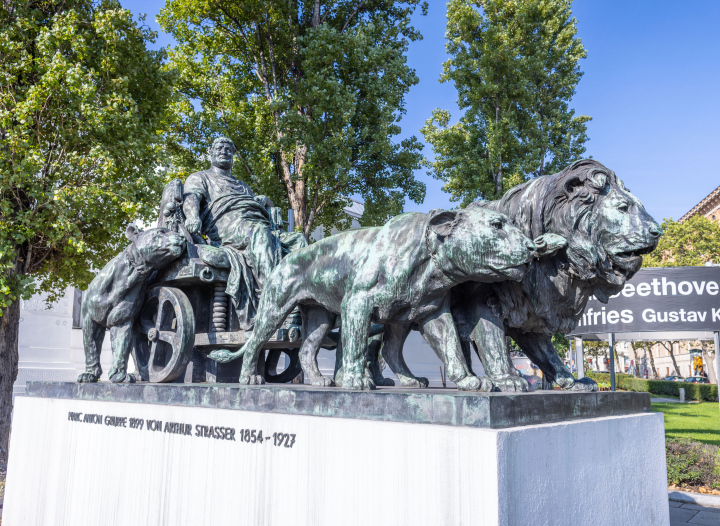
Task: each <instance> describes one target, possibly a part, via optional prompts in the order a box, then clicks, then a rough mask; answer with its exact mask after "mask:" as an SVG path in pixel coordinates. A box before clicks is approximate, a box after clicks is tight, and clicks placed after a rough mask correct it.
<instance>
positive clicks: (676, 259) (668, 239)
mask: <svg viewBox="0 0 720 526" xmlns="http://www.w3.org/2000/svg"><path fill="white" fill-rule="evenodd" d="M662 229H663V232H664V234H663V235H662V237H661V238H660V242H659V243H658V246H657V248H656V249H655V250H654V251H653V252H652V253H650V254H648V255H646V256H644V257H643V267H693V266H700V265H704V264H705V263H707V262H708V261H710V262H714V263H720V224H718V223H716V222H715V221H712V220H710V219H708V218H707V217H705V216H699V215H697V216H693V217H691V218H690V219H688V220H687V221H683V222H682V223H679V222H677V221H673V220H672V219H665V220H664V221H663V223H662Z"/></svg>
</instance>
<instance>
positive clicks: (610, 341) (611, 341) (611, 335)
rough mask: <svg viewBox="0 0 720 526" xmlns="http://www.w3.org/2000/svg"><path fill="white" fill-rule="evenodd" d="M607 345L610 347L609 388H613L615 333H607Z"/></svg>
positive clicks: (612, 389)
mask: <svg viewBox="0 0 720 526" xmlns="http://www.w3.org/2000/svg"><path fill="white" fill-rule="evenodd" d="M608 347H609V348H610V390H611V391H614V390H615V356H614V354H615V349H614V347H615V334H614V333H612V332H611V333H609V334H608Z"/></svg>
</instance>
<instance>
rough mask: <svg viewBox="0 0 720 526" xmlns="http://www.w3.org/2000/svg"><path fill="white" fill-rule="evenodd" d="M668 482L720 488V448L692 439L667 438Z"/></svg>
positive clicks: (678, 484) (677, 484) (679, 484)
mask: <svg viewBox="0 0 720 526" xmlns="http://www.w3.org/2000/svg"><path fill="white" fill-rule="evenodd" d="M665 451H666V453H667V475H668V484H675V485H676V486H707V487H710V488H713V489H720V448H718V447H717V446H713V445H708V444H701V443H700V442H694V441H692V440H687V439H683V440H668V441H666V443H665Z"/></svg>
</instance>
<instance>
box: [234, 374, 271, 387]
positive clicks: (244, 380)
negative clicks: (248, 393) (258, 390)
mask: <svg viewBox="0 0 720 526" xmlns="http://www.w3.org/2000/svg"><path fill="white" fill-rule="evenodd" d="M238 383H240V384H242V385H262V384H264V383H265V378H263V377H262V376H260V375H259V374H251V375H242V376H240V380H239V381H238Z"/></svg>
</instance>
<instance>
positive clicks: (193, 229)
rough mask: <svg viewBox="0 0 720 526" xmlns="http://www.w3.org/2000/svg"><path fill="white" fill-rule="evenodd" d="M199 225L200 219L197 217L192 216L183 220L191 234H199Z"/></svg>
mask: <svg viewBox="0 0 720 526" xmlns="http://www.w3.org/2000/svg"><path fill="white" fill-rule="evenodd" d="M200 226H201V223H200V219H198V218H197V217H192V218H188V219H186V220H185V228H186V229H187V231H188V232H190V233H191V234H199V233H200Z"/></svg>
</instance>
